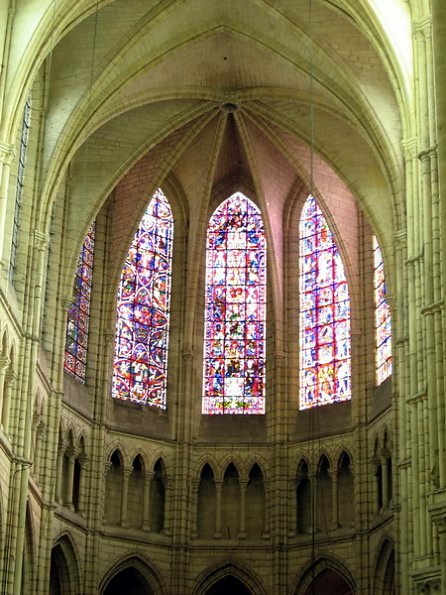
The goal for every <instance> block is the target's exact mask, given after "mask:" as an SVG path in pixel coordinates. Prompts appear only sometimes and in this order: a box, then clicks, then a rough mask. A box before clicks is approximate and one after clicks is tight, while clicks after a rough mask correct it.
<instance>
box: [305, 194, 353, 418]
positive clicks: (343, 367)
mask: <svg viewBox="0 0 446 595" xmlns="http://www.w3.org/2000/svg"><path fill="white" fill-rule="evenodd" d="M350 398H351V360H350V298H349V291H348V285H347V280H346V277H345V272H344V266H343V264H342V260H341V256H340V254H339V251H338V248H337V246H336V243H335V241H334V238H333V234H332V233H331V231H330V228H329V227H328V224H327V221H326V219H325V217H324V215H323V214H322V211H321V210H320V208H319V206H318V204H317V202H316V199H315V198H313V197H312V196H309V197H308V199H307V201H306V203H305V205H304V208H303V211H302V216H301V220H300V399H299V404H300V409H309V408H311V407H316V406H318V405H327V404H329V403H335V402H338V401H346V400H348V399H350Z"/></svg>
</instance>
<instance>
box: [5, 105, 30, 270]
mask: <svg viewBox="0 0 446 595" xmlns="http://www.w3.org/2000/svg"><path fill="white" fill-rule="evenodd" d="M30 125H31V95H28V98H27V100H26V103H25V109H24V110H23V119H22V131H21V133H20V147H19V164H18V168H17V185H16V191H15V206H14V219H13V222H12V240H11V255H10V261H9V277H10V279H12V278H13V277H14V272H15V268H16V259H17V247H18V241H19V229H20V215H21V208H22V200H23V186H24V183H25V162H26V153H27V150H28V139H29V128H30Z"/></svg>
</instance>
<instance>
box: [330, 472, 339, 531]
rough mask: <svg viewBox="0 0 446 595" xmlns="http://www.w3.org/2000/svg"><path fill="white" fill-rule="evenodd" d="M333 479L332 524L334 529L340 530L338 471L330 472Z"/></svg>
mask: <svg viewBox="0 0 446 595" xmlns="http://www.w3.org/2000/svg"><path fill="white" fill-rule="evenodd" d="M329 474H330V477H331V501H332V506H331V516H332V518H331V522H332V525H333V529H338V528H339V492H338V471H337V470H335V469H333V470H330V471H329Z"/></svg>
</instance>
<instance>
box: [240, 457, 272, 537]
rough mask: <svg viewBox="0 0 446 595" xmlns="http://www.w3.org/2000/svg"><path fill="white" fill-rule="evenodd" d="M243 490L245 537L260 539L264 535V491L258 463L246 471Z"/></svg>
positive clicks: (262, 474) (261, 471) (261, 472)
mask: <svg viewBox="0 0 446 595" xmlns="http://www.w3.org/2000/svg"><path fill="white" fill-rule="evenodd" d="M242 489H245V490H246V492H245V526H246V529H245V530H246V536H247V537H248V538H250V539H252V538H254V539H260V538H262V537H263V536H264V534H265V529H266V526H267V522H266V491H265V474H264V473H263V470H262V467H261V466H260V465H259V464H258V463H253V464H252V465H251V467H250V469H249V470H248V476H247V479H246V487H245V488H244V487H243V486H242Z"/></svg>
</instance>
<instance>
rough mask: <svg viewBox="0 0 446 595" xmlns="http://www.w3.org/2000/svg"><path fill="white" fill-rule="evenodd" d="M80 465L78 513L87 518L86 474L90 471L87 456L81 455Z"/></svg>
mask: <svg viewBox="0 0 446 595" xmlns="http://www.w3.org/2000/svg"><path fill="white" fill-rule="evenodd" d="M78 463H79V465H80V473H79V494H78V503H77V512H78V513H79V514H80V515H82V516H85V511H84V507H85V492H86V484H87V482H86V474H87V471H88V459H87V457H86V456H85V455H81V456H80V457H79V458H78Z"/></svg>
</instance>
